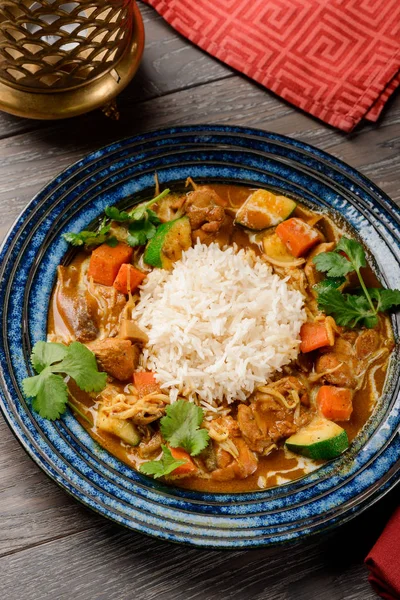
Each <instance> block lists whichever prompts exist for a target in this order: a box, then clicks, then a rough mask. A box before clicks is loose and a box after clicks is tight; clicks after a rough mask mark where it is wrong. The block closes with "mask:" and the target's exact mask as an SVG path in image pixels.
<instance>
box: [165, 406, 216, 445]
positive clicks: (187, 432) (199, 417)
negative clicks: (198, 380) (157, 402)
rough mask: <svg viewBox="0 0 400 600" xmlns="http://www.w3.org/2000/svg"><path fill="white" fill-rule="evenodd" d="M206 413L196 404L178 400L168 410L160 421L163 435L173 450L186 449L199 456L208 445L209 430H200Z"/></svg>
mask: <svg viewBox="0 0 400 600" xmlns="http://www.w3.org/2000/svg"><path fill="white" fill-rule="evenodd" d="M203 418H204V412H203V410H202V409H201V408H200V407H199V406H196V405H195V404H192V403H191V402H188V401H186V400H178V401H177V402H174V404H171V405H170V406H168V407H167V409H166V415H165V417H163V418H162V419H161V420H160V427H161V433H162V435H163V437H164V438H165V439H166V440H167V442H169V444H170V446H172V447H173V448H184V449H185V450H186V451H187V452H189V454H191V455H192V456H196V455H197V454H199V453H200V452H201V451H202V450H204V448H205V447H206V446H207V444H208V440H209V435H208V431H207V429H200V425H201V424H202V422H203Z"/></svg>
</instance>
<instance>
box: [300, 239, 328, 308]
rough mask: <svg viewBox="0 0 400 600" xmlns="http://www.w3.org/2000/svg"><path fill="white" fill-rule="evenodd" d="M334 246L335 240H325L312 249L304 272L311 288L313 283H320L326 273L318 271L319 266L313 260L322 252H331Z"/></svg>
mask: <svg viewBox="0 0 400 600" xmlns="http://www.w3.org/2000/svg"><path fill="white" fill-rule="evenodd" d="M334 247H335V244H334V243H333V242H323V243H322V244H318V246H316V248H314V250H312V251H311V252H310V254H309V255H308V258H307V262H306V264H305V267H304V273H305V275H306V277H307V282H308V285H309V287H310V289H311V290H312V286H313V285H315V284H316V283H319V282H320V281H321V279H323V278H324V275H323V274H322V273H320V272H319V271H317V267H316V266H315V264H314V262H313V258H314V257H315V256H317V255H318V254H321V253H322V252H331V251H332V250H333V249H334ZM312 293H313V294H314V295H315V296H316V295H317V294H316V293H314V292H312Z"/></svg>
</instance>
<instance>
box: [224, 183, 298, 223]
mask: <svg viewBox="0 0 400 600" xmlns="http://www.w3.org/2000/svg"><path fill="white" fill-rule="evenodd" d="M295 208H296V202H294V200H291V199H290V198H286V196H277V195H276V194H274V193H272V192H269V191H268V190H256V191H255V192H253V193H252V194H251V195H250V196H249V197H248V198H247V200H246V201H245V202H244V204H242V206H241V207H240V208H239V210H238V211H237V213H236V217H235V223H238V224H239V225H242V226H243V227H246V228H247V229H252V230H254V231H261V230H262V229H266V228H267V227H274V226H275V225H279V223H282V221H284V220H285V219H287V218H288V217H290V215H291V214H292V212H293V211H294V209H295Z"/></svg>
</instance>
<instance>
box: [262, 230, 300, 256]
mask: <svg viewBox="0 0 400 600" xmlns="http://www.w3.org/2000/svg"><path fill="white" fill-rule="evenodd" d="M263 249H264V254H266V255H267V256H269V258H272V259H273V260H275V261H279V262H282V263H286V262H287V263H292V262H293V260H294V259H293V254H290V252H289V251H288V249H287V248H286V246H285V244H284V243H283V242H282V240H281V238H280V237H279V236H278V235H277V234H276V233H272V234H271V235H268V233H266V234H265V235H264V237H263ZM303 262H304V261H303Z"/></svg>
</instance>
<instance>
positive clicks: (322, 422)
mask: <svg viewBox="0 0 400 600" xmlns="http://www.w3.org/2000/svg"><path fill="white" fill-rule="evenodd" d="M348 446H349V439H348V437H347V433H346V431H345V430H344V429H343V428H342V427H340V426H339V425H337V424H336V423H333V421H329V420H328V419H324V418H323V417H315V418H314V419H313V420H312V421H311V423H309V424H308V425H306V426H305V427H302V428H301V429H300V430H299V431H298V432H297V433H295V434H294V435H292V436H290V438H288V439H287V440H286V447H287V448H288V449H289V450H291V451H292V452H295V453H296V454H301V455H302V456H307V457H308V458H313V459H314V460H330V459H332V458H336V457H337V456H340V455H341V454H342V452H344V450H346V449H347V448H348Z"/></svg>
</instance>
